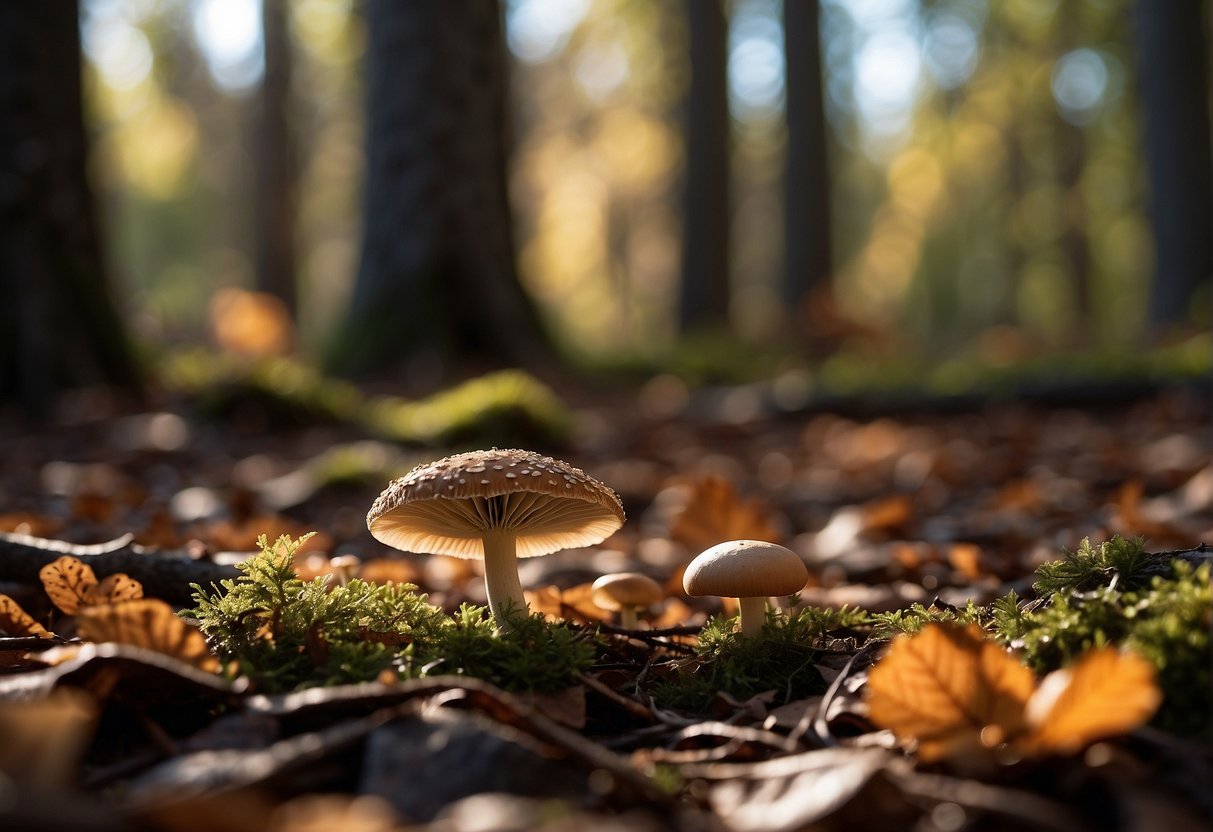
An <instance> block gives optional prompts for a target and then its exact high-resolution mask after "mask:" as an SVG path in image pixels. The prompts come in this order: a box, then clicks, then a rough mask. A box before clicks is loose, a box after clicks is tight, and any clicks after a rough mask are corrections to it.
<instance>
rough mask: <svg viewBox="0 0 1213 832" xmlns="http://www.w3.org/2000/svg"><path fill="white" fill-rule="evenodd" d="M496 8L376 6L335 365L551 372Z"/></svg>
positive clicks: (475, 2) (413, 1) (430, 3)
mask: <svg viewBox="0 0 1213 832" xmlns="http://www.w3.org/2000/svg"><path fill="white" fill-rule="evenodd" d="M500 15H501V11H500V7H499V5H498V3H497V2H496V0H463V2H449V0H410V2H407V3H401V2H394V0H370V2H369V3H368V5H367V36H368V42H367V68H366V71H367V82H368V87H369V98H368V118H367V182H366V192H365V197H364V207H363V214H364V216H363V224H364V229H363V242H362V259H361V264H360V267H359V272H358V279H357V283H356V286H355V290H354V295H353V299H352V303H351V307H350V310H349V317H348V321H347V327H346V330H345V334H344V337H343V338H342V339H341V343H340V344H338V345H337V347H336V351H335V355H334V363H335V364H336V366H337V367H338V368H340V369H342V370H345V371H347V372H369V371H372V370H379V369H385V368H389V367H399V366H402V365H403V366H405V367H407V366H408V365H410V364H412V363H414V362H432V361H433V360H434V359H437V360H439V361H441V362H443V363H444V364H445V363H449V362H452V361H458V360H472V361H477V362H482V363H483V362H488V363H491V364H504V363H511V364H522V365H531V366H533V365H535V364H541V365H542V364H546V363H547V362H548V360H549V357H550V353H549V348H548V342H547V340H546V338H545V337H544V335H543V333H542V328H541V326H540V324H539V322H538V319H537V316H536V314H535V311H534V308H533V307H532V305H531V304H530V302H529V301H528V299H527V297H526V295H525V294H524V293H523V291H522V287H521V285H520V283H519V280H518V276H517V273H516V271H515V266H514V246H513V239H512V228H511V222H510V210H509V204H508V195H507V188H506V152H505V147H506V111H505V107H506V76H505V54H504V43H503V37H502V27H501V16H500Z"/></svg>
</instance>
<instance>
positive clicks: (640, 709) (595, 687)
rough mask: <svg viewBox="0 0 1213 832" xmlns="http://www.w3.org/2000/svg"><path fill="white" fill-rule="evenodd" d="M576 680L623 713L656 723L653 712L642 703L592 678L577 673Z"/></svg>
mask: <svg viewBox="0 0 1213 832" xmlns="http://www.w3.org/2000/svg"><path fill="white" fill-rule="evenodd" d="M577 680H578V681H579V682H581V684H583V685H585V686H586V687H587V688H589V689H590V690H592V691H594V692H595V693H598V694H601V695H602V696H605V697H606V698H607V699H609V700H611V701H612V702H614V703H615V704H616V705H618V706H619V707H621V708H623V709H624V710H625V711H627V712H628V713H630V714H631V715H632V716H636V717H639V718H641V719H643V720H645V721H646V722H656V721H657V717H656V716H654V715H653V712H652V711H651V710H650V709H649V708H647V707H645V706H644V704H643V703H641V702H637V701H636V700H635V699H631V698H629V697H627V696H624V695H623V694H621V693H619V692H618V691H616V690H614V689H612V688H611V687H610V686H608V685H604V684H603V683H602V682H600V681H598V680H597V679H595V678H594V677H593V676H587V675H586V674H584V673H578V674H577Z"/></svg>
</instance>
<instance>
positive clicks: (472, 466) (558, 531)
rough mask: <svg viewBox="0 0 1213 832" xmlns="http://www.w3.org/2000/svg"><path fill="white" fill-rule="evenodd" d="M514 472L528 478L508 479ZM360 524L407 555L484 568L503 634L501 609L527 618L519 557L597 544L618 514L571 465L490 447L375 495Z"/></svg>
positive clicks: (602, 489)
mask: <svg viewBox="0 0 1213 832" xmlns="http://www.w3.org/2000/svg"><path fill="white" fill-rule="evenodd" d="M519 464H521V465H522V466H523V467H522V470H521V473H524V474H525V473H527V472H528V471H530V472H531V473H532V476H527V477H521V476H519V477H515V476H514V475H513V474H511V473H506V471H505V469H506V468H513V467H515V466H517V465H519ZM544 474H546V475H547V476H544ZM366 524H367V527H368V528H369V529H370V530H371V534H372V535H374V537H375V539H377V540H379V541H380V542H381V543H386V544H387V545H388V546H393V547H395V548H397V549H402V550H404V551H406V552H417V553H422V554H431V555H449V556H451V557H457V558H478V559H482V560H484V587H485V594H486V595H487V596H488V602H489V609H490V610H491V611H492V614H493V620H494V621H495V622H496V624H497V629H498V631H499V632H502V631H504V630H506V629H507V627H506V623H505V613H506V610H507V608H511V607H512V608H513V610H514V612H516V613H525V612H526V611H527V605H526V600H525V598H523V595H522V584H521V583H519V581H518V562H517V558H520V557H522V558H528V557H535V556H537V555H547V554H551V553H552V552H558V551H560V550H561V549H574V548H577V547H580V546H591V545H593V544H595V543H600V542H602V541H603V540H605V539H606V538H607V537H609V536H610V535H611V534H612V533H614V532H615V530H616V529H618V528H619V527H620V526H621V525H623V506H622V505H621V504H620V502H619V498H618V497H617V496H616V495H615V492H614V491H612V490H611V489H610V488H607V487H606V486H605V485H603V484H602V483H600V482H598V480H596V479H594V478H593V477H591V476H589V475H588V474H586V473H585V472H584V471H582V470H580V469H578V468H574V467H573V466H571V465H569V464H568V463H567V462H561V461H560V460H557V459H552V458H551V457H546V456H541V455H540V454H537V453H534V452H532V451H520V450H498V449H497V448H493V449H492V450H488V451H471V452H469V453H464V454H455V455H454V456H449V457H446V458H444V459H440V460H438V461H437V462H431V463H428V464H426V465H419V466H418V467H416V468H414V469H413V470H412V471H410V472H409V473H408V474H406V475H405V476H403V477H401V478H400V479H398V480H395V481H393V482H392V483H391V484H390V485H389V486H388V487H387V489H385V490H384V492H383V493H382V494H380V495H379V498H378V499H377V500H375V503H374V505H372V506H371V510H370V512H369V513H368V514H367V516H366Z"/></svg>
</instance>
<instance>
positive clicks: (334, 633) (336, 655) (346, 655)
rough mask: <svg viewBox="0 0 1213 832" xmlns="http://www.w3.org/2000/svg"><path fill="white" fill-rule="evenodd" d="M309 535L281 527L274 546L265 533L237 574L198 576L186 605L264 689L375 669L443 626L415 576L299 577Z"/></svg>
mask: <svg viewBox="0 0 1213 832" xmlns="http://www.w3.org/2000/svg"><path fill="white" fill-rule="evenodd" d="M308 537H310V535H306V536H304V537H302V538H300V539H298V540H292V539H291V538H290V537H288V536H286V535H283V536H282V537H279V538H278V540H277V541H276V542H275V543H274V544H273V545H272V546H271V545H270V544H269V541H268V540H267V539H266V537H265V535H262V536H261V537H260V538H259V539H258V541H257V544H258V546H259V547H260V548H261V551H260V552H259V553H258V554H257V555H255V556H253V557H251V558H249V559H248V560H246V561H245V562H243V563H241V564H238V565H237V568H238V569H239V570H240V572H241V574H240V576H239V577H237V578H235V579H234V580H225V581H222V582H221V584H220V585H219V586H217V587H216V586H213V585H212V587H211V588H210V590H207V589H204V588H203V587H201V586H199V585H198V584H194V585H193V589H194V594H193V598H194V603H195V606H194V607H193V608H192V609H187V610H184V611H183V612H184V614H185V615H187V616H190V617H192V618H196V619H198V625H199V628H200V629H201V630H202V632H203V633H204V634H206V636H207V638H208V640H209V641H210V643H211V645H212V647H213V648H214V649H215V650H216V652H217V653H218V654H219V657H220V658H221V659H222V660H223V661H225V662H235V663H236V666H237V668H238V672H239V673H240V674H242V675H244V676H247V677H248V678H249V679H250V680H251V681H252V682H253V684H254V685H255V686H256V687H257V689H258V690H261V691H264V692H271V693H272V692H280V691H287V690H295V689H297V688H301V687H308V686H311V685H323V684H338V683H342V682H360V681H367V680H370V679H374V678H375V677H376V676H378V675H379V674H380V673H381V672H382V671H384V670H385V669H387V668H389V667H391V666H392V665H393V663H394V662H396V661H397V660H398V657H399V656H400V655H401V654H402V653H408V652H411V651H412V650H413V649H415V648H416V647H417V645H419V644H428V643H431V642H433V641H434V640H435V639H436V638H437V636H438V634H439V633H440V632H441V631H442V630H443V629H444V628H445V627H446V626H447V619H446V616H445V615H443V613H442V610H440V609H438V608H437V607H434V606H431V605H430V604H428V603H426V596H424V595H418V594H417V592H416V589H417V587H415V586H413V585H411V584H389V585H385V586H377V585H375V584H368V583H367V582H365V581H362V580H358V579H355V580H352V581H350V582H349V583H347V584H345V585H344V586H341V587H337V588H334V589H332V590H330V589H329V587H328V585H327V582H326V581H325V579H324V578H316V579H315V580H312V581H303V580H301V579H300V578H299V576H298V575H296V574H295V571H294V569H293V568H292V566H291V565H292V563H293V560H294V556H295V553H296V552H297V551H298V549H299V546H300V545H301V544H302V543H303V541H305V540H306V539H307V538H308Z"/></svg>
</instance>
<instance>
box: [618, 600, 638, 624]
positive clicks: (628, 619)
mask: <svg viewBox="0 0 1213 832" xmlns="http://www.w3.org/2000/svg"><path fill="white" fill-rule="evenodd" d="M619 626H620V627H622V628H623V629H625V630H635V629H636V628H637V626H639V621H638V620H637V615H636V608H635V607H629V606H627V605H626V604H625V605H624V606H622V607H620V608H619Z"/></svg>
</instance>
